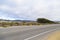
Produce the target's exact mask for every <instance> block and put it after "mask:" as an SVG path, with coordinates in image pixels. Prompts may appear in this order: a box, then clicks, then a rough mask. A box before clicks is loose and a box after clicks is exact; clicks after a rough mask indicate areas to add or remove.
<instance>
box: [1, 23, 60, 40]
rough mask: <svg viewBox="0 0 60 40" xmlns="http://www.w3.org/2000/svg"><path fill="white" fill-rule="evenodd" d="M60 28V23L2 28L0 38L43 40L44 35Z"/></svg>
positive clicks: (9, 39)
mask: <svg viewBox="0 0 60 40" xmlns="http://www.w3.org/2000/svg"><path fill="white" fill-rule="evenodd" d="M56 30H57V31H58V30H60V24H50V25H41V26H25V27H22V26H20V27H11V28H0V40H41V39H40V38H41V37H42V36H44V35H47V34H50V33H51V32H54V31H56Z"/></svg>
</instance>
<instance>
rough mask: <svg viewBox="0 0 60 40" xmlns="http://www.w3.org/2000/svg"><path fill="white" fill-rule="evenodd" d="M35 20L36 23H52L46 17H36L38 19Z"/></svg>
mask: <svg viewBox="0 0 60 40" xmlns="http://www.w3.org/2000/svg"><path fill="white" fill-rule="evenodd" d="M37 22H38V23H54V22H53V21H51V20H48V19H46V18H38V19H37Z"/></svg>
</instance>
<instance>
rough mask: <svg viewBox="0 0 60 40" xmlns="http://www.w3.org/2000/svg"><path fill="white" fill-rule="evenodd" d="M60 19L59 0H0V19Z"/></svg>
mask: <svg viewBox="0 0 60 40" xmlns="http://www.w3.org/2000/svg"><path fill="white" fill-rule="evenodd" d="M37 18H47V19H50V20H53V21H60V0H0V19H10V20H36V19H37Z"/></svg>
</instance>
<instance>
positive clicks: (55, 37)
mask: <svg viewBox="0 0 60 40" xmlns="http://www.w3.org/2000/svg"><path fill="white" fill-rule="evenodd" d="M47 40H60V31H56V32H54V33H52V34H51V35H49V36H48V38H47Z"/></svg>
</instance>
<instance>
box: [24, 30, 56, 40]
mask: <svg viewBox="0 0 60 40" xmlns="http://www.w3.org/2000/svg"><path fill="white" fill-rule="evenodd" d="M55 30H56V29H53V30H50V31H45V32H42V33H40V34H38V35H35V36H32V37H29V38H26V39H24V40H29V39H32V38H35V37H38V36H40V35H43V34H46V33H48V32H52V31H55Z"/></svg>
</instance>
